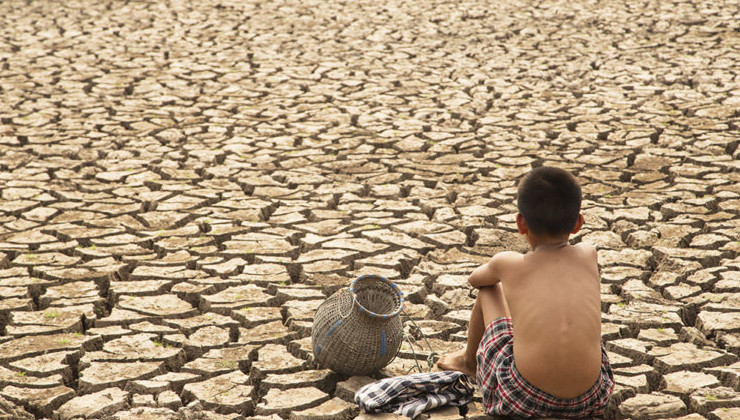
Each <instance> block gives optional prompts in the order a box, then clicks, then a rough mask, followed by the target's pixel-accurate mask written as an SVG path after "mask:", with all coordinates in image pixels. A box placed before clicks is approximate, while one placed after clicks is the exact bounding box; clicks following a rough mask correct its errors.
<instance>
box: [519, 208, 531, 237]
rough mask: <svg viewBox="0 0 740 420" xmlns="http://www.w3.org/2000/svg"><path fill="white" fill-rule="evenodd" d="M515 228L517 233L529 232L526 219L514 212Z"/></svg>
mask: <svg viewBox="0 0 740 420" xmlns="http://www.w3.org/2000/svg"><path fill="white" fill-rule="evenodd" d="M516 228H517V229H519V233H521V234H522V235H526V234H527V233H529V226H527V221H526V220H524V216H522V214H521V213H517V214H516Z"/></svg>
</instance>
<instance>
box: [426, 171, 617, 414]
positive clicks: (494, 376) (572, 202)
mask: <svg viewBox="0 0 740 420" xmlns="http://www.w3.org/2000/svg"><path fill="white" fill-rule="evenodd" d="M517 195H518V197H517V205H518V208H519V214H517V217H516V224H517V228H518V229H519V233H521V234H523V235H524V236H525V238H526V239H527V242H529V245H530V247H531V248H532V250H531V251H530V252H528V253H527V254H519V253H517V252H501V253H499V254H496V255H495V256H494V257H493V258H491V260H490V261H489V262H488V263H486V264H484V265H482V266H480V267H478V268H476V269H475V270H474V271H473V273H472V274H471V275H470V277H469V278H468V282H469V283H470V285H471V286H473V287H475V288H477V289H479V292H478V297H477V298H476V300H475V305H474V306H473V311H472V313H471V316H470V323H469V326H468V338H467V346H466V348H465V350H462V351H459V352H456V353H451V354H448V355H446V356H444V357H442V358H441V359H440V360H439V361H438V362H437V365H438V366H439V367H440V368H441V369H443V370H458V371H462V372H465V373H466V374H468V375H470V376H476V379H477V381H478V385H479V387H480V390H481V395H482V397H483V404H484V406H485V408H486V411H487V412H488V413H489V414H492V415H503V416H518V417H561V418H562V417H570V418H573V417H590V416H598V415H601V414H602V413H603V411H604V409H605V407H606V404H607V402H608V399H609V396H610V395H611V392H612V390H613V388H614V377H613V374H612V371H611V368H610V366H609V360H608V359H607V356H606V350H605V349H604V347H603V345H602V343H601V303H600V298H601V295H600V288H599V271H598V267H597V262H596V250H595V249H594V248H593V247H592V246H591V245H588V244H586V243H579V244H577V245H569V244H568V238H569V236H570V234H572V233H576V232H578V231H579V230H580V229H581V226H583V222H584V220H583V216H582V215H581V214H580V210H581V187H580V186H579V185H578V182H577V181H576V179H575V178H574V177H573V176H572V175H571V174H569V173H568V172H566V171H564V170H562V169H558V168H552V167H542V168H537V169H534V170H533V171H531V172H530V173H528V174H527V175H525V177H524V178H523V179H522V180H521V182H520V183H519V188H518V192H517Z"/></svg>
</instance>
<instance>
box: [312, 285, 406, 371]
mask: <svg viewBox="0 0 740 420" xmlns="http://www.w3.org/2000/svg"><path fill="white" fill-rule="evenodd" d="M403 302H404V299H403V293H401V291H400V289H399V288H398V286H396V284H395V283H392V282H390V281H388V280H387V279H386V278H385V277H382V276H374V275H367V276H361V277H359V278H357V279H356V280H355V281H353V282H352V284H351V286H350V287H349V288H344V289H341V290H339V291H337V292H336V293H334V294H333V295H331V296H330V297H329V298H328V299H326V300H325V301H324V302H323V303H322V304H321V305H320V306H319V308H318V309H317V310H316V315H315V316H314V322H313V331H312V334H311V340H312V346H313V353H314V359H315V360H316V361H317V362H318V363H319V364H320V365H322V366H326V367H328V368H329V369H331V370H333V371H335V372H337V373H341V374H344V375H350V376H353V375H368V374H371V373H373V372H376V371H378V370H380V369H382V368H383V367H385V366H386V365H388V364H389V363H390V362H391V361H392V360H393V359H394V358H395V357H396V354H398V350H399V349H400V348H401V342H402V341H403V322H402V321H401V317H400V315H399V314H400V312H401V310H402V309H403Z"/></svg>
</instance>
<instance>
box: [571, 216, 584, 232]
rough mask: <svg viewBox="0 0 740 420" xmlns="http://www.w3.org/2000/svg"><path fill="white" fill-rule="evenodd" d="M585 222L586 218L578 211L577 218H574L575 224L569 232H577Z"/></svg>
mask: <svg viewBox="0 0 740 420" xmlns="http://www.w3.org/2000/svg"><path fill="white" fill-rule="evenodd" d="M585 222H586V220H585V219H584V218H583V215H582V214H580V213H578V220H576V225H575V227H574V228H573V231H572V232H571V233H578V231H579V230H581V228H582V227H583V224H584V223H585Z"/></svg>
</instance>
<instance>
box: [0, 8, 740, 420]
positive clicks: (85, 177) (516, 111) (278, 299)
mask: <svg viewBox="0 0 740 420" xmlns="http://www.w3.org/2000/svg"><path fill="white" fill-rule="evenodd" d="M738 51H740V5H738V3H737V2H736V1H719V0H710V1H698V0H693V1H683V0H668V1H656V0H636V1H625V2H621V1H587V0H568V1H557V0H545V1H529V0H518V1H510V2H505V1H486V2H481V1H467V0H463V1H450V0H424V1H405V0H403V1H402V0H373V1H368V0H356V1H355V0H353V1H325V0H301V1H296V0H280V1H264V0H246V1H238V2H232V1H221V0H192V1H187V2H181V1H154V2H139V1H94V0H90V1H81V0H78V1H75V0H63V1H59V2H49V1H44V0H38V1H34V0H28V1H18V0H4V1H2V2H1V3H0V328H1V329H2V336H0V418H3V419H5V418H13V419H32V418H36V419H40V418H55V419H61V420H68V419H81V418H85V419H92V418H111V419H196V418H203V419H232V420H235V419H242V418H250V417H254V416H257V417H259V418H263V419H265V418H271V419H278V418H285V419H293V420H303V419H349V418H355V417H357V418H363V419H367V418H371V417H370V416H367V415H366V414H361V413H359V411H358V410H357V407H356V406H355V405H354V404H353V403H351V401H352V394H353V392H354V390H355V389H357V388H358V387H359V386H361V385H362V384H364V383H367V381H369V380H371V379H369V378H366V377H351V378H347V377H341V376H338V375H335V374H333V373H331V372H330V371H327V370H325V369H321V368H320V367H318V366H316V365H315V363H314V362H313V356H312V352H311V345H310V333H311V325H312V321H313V317H314V312H315V310H316V308H317V306H318V305H319V303H320V302H322V301H323V300H324V299H325V298H326V297H327V296H329V295H330V294H331V293H333V292H334V291H336V290H337V289H338V288H339V287H341V286H343V285H345V284H347V283H348V282H349V281H350V280H351V279H353V278H356V277H357V276H359V275H361V274H369V273H373V274H380V275H383V276H386V277H387V278H389V279H391V280H393V281H395V282H397V283H398V284H399V286H400V287H401V289H402V290H403V291H404V292H405V293H406V296H407V298H408V300H409V303H408V304H407V306H406V312H407V314H408V316H410V317H412V318H413V319H414V320H416V321H417V324H418V326H419V327H420V328H421V329H422V330H423V331H424V332H425V334H426V335H427V336H428V337H430V342H431V343H432V345H433V347H434V351H435V352H438V353H441V352H446V351H450V350H454V349H458V348H461V347H462V345H463V341H464V338H465V328H466V321H467V317H468V313H469V310H470V307H471V305H472V302H473V300H472V298H471V297H470V295H469V293H468V292H469V290H468V289H469V286H467V284H466V277H467V275H468V274H469V273H470V271H471V269H472V268H473V267H475V266H476V265H478V264H480V263H482V262H484V261H486V259H487V258H488V257H489V256H490V255H492V254H493V253H495V252H498V251H500V250H504V249H513V250H524V249H526V247H525V244H524V243H523V242H522V240H521V238H519V237H518V235H517V234H516V232H515V227H514V224H513V221H514V214H515V212H516V207H515V203H514V195H515V186H516V181H517V179H518V178H519V177H520V176H521V175H522V174H523V173H525V172H527V171H529V170H530V169H531V168H533V167H538V166H541V165H556V166H560V167H563V168H566V169H568V170H571V171H572V172H573V173H575V174H576V175H577V176H578V178H579V179H580V181H581V182H582V184H583V190H584V203H583V212H584V215H585V217H586V221H587V224H586V227H585V229H584V230H583V231H582V232H581V233H579V234H578V235H576V236H575V237H574V238H573V242H579V241H588V242H591V243H593V244H594V245H595V246H596V247H597V248H598V249H599V261H600V265H601V273H602V288H601V291H602V309H603V319H602V321H603V338H604V341H605V343H606V346H607V349H608V350H609V355H610V357H611V360H612V363H613V366H614V369H615V374H616V379H617V384H618V385H617V387H616V390H615V393H614V397H613V398H612V400H611V404H610V407H609V410H608V412H607V413H606V417H607V418H627V417H629V418H640V419H654V418H670V417H682V416H685V417H683V418H686V419H702V418H706V419H737V418H740V408H738V407H740V393H739V392H740V363H738V356H740V258H738V255H739V252H740V218H739V217H738V209H739V208H740V186H739V185H740V183H739V182H738V181H740V171H738V169H740V160H739V159H738V158H740V150H738V144H739V143H740V130H739V125H740V83H739V78H740V75H739V73H738V69H740V54H738ZM406 330H407V332H408V333H409V334H410V335H414V334H416V335H417V337H418V331H416V330H415V328H414V327H413V325H412V323H411V322H409V321H408V320H406ZM420 343H421V341H418V342H417V344H416V345H415V349H413V350H414V351H412V348H411V345H409V344H408V343H407V344H405V345H404V346H403V347H402V349H401V352H400V354H399V357H398V358H397V359H396V360H395V361H394V362H393V363H392V364H391V365H389V366H388V367H386V368H385V369H384V370H383V371H381V373H380V376H383V375H397V374H403V373H406V372H408V371H409V369H413V367H414V365H415V364H414V361H413V360H414V359H413V357H414V354H417V355H425V353H428V349H425V348H423V346H421V345H420ZM392 417H393V416H385V417H381V418H392ZM432 417H433V418H439V419H442V418H444V419H455V418H460V416H459V415H458V414H457V411H456V410H454V409H453V410H441V411H438V412H435V413H433V414H432ZM483 417H484V416H483V415H482V414H481V409H480V404H479V403H474V404H471V407H470V413H469V415H468V418H483Z"/></svg>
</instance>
